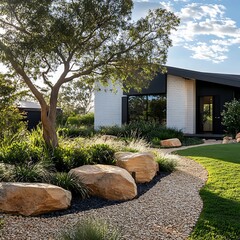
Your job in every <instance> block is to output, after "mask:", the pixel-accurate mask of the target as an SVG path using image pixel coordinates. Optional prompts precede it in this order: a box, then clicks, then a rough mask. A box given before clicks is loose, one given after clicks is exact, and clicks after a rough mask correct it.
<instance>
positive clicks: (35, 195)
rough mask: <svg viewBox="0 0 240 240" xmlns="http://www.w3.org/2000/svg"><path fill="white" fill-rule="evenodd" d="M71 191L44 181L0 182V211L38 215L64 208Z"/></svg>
mask: <svg viewBox="0 0 240 240" xmlns="http://www.w3.org/2000/svg"><path fill="white" fill-rule="evenodd" d="M71 198H72V195H71V192H69V191H67V190H65V189H63V188H60V187H58V186H54V185H51V184H45V183H12V182H7V183H4V182H3V183H0V212H5V213H14V214H21V215H25V216H30V215H38V214H42V213H47V212H52V211H56V210H62V209H66V208H68V207H69V206H70V204H71Z"/></svg>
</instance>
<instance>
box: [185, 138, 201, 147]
mask: <svg viewBox="0 0 240 240" xmlns="http://www.w3.org/2000/svg"><path fill="white" fill-rule="evenodd" d="M202 143H203V140H202V139H200V138H196V137H185V138H184V139H183V142H182V145H183V146H190V145H198V144H202Z"/></svg>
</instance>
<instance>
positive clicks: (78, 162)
mask: <svg viewBox="0 0 240 240" xmlns="http://www.w3.org/2000/svg"><path fill="white" fill-rule="evenodd" d="M50 158H51V160H52V161H53V163H54V164H55V166H56V169H57V171H60V172H68V171H70V170H71V169H72V168H76V167H80V166H82V165H85V164H90V158H89V153H88V151H87V150H86V148H84V147H79V148H76V147H74V146H68V145H66V146H62V147H58V148H55V149H54V150H53V151H52V153H51V157H50Z"/></svg>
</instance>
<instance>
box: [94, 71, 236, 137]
mask: <svg viewBox="0 0 240 240" xmlns="http://www.w3.org/2000/svg"><path fill="white" fill-rule="evenodd" d="M167 70H168V71H167V73H166V74H160V73H159V74H157V76H156V77H155V78H154V79H153V80H152V81H151V83H150V86H149V87H148V88H147V89H143V90H142V92H141V93H138V92H135V91H134V90H130V92H123V90H122V89H121V87H120V86H118V87H117V92H114V91H112V87H111V86H108V87H105V88H104V87H101V90H100V91H96V92H95V102H94V104H95V105H94V106H95V123H94V124H95V128H99V127H100V126H113V125H118V126H121V125H122V124H125V123H129V122H130V121H132V120H145V121H150V120H155V121H158V122H159V123H160V124H165V125H166V126H167V127H173V128H177V129H181V130H182V131H183V132H184V133H185V134H204V133H211V134H222V133H223V132H224V128H223V126H222V124H221V112H222V110H223V109H224V104H225V102H229V101H231V100H233V99H234V98H236V99H239V98H240V75H231V74H219V73H204V72H197V71H190V70H186V69H180V68H174V67H167Z"/></svg>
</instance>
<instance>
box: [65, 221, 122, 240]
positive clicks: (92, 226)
mask: <svg viewBox="0 0 240 240" xmlns="http://www.w3.org/2000/svg"><path fill="white" fill-rule="evenodd" d="M61 239H63V240H79V239H81V240H106V239H107V240H119V239H120V233H119V232H118V231H117V230H116V229H115V228H112V227H111V228H110V227H109V226H108V224H107V223H106V222H104V221H100V220H93V219H87V220H84V221H82V222H79V223H77V225H76V226H75V227H74V228H73V229H71V230H69V231H68V232H66V233H63V234H62V237H61Z"/></svg>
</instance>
